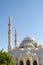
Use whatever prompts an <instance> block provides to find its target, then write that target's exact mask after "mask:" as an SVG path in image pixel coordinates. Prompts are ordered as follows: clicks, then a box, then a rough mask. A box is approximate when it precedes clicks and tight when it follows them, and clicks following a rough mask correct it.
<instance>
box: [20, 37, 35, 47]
mask: <svg viewBox="0 0 43 65" xmlns="http://www.w3.org/2000/svg"><path fill="white" fill-rule="evenodd" d="M35 43H36V40H35V39H34V38H33V37H26V38H24V40H23V41H22V43H21V44H20V46H21V47H26V46H30V47H34V44H35Z"/></svg>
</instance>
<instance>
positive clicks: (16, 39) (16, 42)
mask: <svg viewBox="0 0 43 65" xmlns="http://www.w3.org/2000/svg"><path fill="white" fill-rule="evenodd" d="M17 44H18V35H17V30H16V28H15V47H17Z"/></svg>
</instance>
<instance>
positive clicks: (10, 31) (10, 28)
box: [8, 16, 12, 52]
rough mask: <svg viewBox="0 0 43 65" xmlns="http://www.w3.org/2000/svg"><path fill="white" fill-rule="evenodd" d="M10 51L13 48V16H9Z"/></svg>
mask: <svg viewBox="0 0 43 65" xmlns="http://www.w3.org/2000/svg"><path fill="white" fill-rule="evenodd" d="M8 28H9V30H8V52H9V51H11V49H12V18H11V16H9V24H8Z"/></svg>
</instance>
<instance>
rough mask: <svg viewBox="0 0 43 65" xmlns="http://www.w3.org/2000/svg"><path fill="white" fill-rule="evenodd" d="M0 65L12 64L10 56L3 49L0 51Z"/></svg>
mask: <svg viewBox="0 0 43 65" xmlns="http://www.w3.org/2000/svg"><path fill="white" fill-rule="evenodd" d="M0 65H14V61H13V59H12V57H11V56H10V55H9V54H8V53H7V52H5V51H3V49H2V50H1V51H0Z"/></svg>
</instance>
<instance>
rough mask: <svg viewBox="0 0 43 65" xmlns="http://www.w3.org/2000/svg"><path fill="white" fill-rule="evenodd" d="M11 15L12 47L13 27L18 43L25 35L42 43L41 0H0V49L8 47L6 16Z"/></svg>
mask: <svg viewBox="0 0 43 65" xmlns="http://www.w3.org/2000/svg"><path fill="white" fill-rule="evenodd" d="M9 16H11V17H12V47H14V46H15V45H14V44H15V43H14V39H15V36H14V34H15V27H16V28H17V32H18V45H20V43H21V41H22V40H23V38H24V37H26V36H32V37H34V38H35V39H36V40H37V42H38V44H42V45H43V0H0V50H1V49H2V48H4V49H5V50H7V49H8V18H9Z"/></svg>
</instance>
